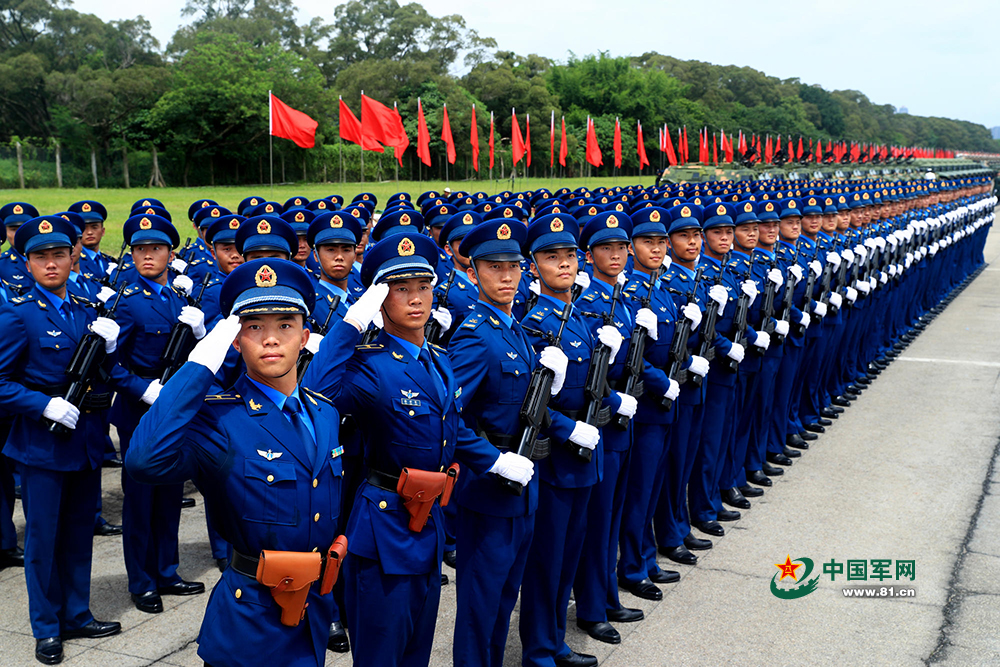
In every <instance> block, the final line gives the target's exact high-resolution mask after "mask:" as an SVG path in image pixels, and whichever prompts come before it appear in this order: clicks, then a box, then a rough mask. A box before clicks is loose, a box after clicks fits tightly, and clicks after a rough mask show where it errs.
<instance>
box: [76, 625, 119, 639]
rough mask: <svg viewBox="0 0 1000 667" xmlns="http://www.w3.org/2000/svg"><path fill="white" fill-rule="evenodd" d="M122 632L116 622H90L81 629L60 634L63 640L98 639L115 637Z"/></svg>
mask: <svg viewBox="0 0 1000 667" xmlns="http://www.w3.org/2000/svg"><path fill="white" fill-rule="evenodd" d="M121 631H122V624H121V623H119V622H117V621H91V622H90V623H87V625H85V626H83V627H82V628H77V629H76V630H66V631H64V632H63V633H62V638H63V639H100V638H101V637H110V636H111V635H117V634H118V633H119V632H121Z"/></svg>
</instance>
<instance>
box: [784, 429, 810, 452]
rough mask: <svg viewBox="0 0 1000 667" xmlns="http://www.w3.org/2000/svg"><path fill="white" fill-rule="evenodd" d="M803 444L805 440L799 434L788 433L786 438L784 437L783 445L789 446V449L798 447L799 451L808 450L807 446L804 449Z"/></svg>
mask: <svg viewBox="0 0 1000 667" xmlns="http://www.w3.org/2000/svg"><path fill="white" fill-rule="evenodd" d="M805 442H806V441H805V439H804V438H803V437H802V435H801V434H800V433H789V434H788V435H787V436H785V444H786V445H789V446H790V447H798V448H799V449H808V448H809V446H808V445H806V446H805V447H803V446H802V445H805Z"/></svg>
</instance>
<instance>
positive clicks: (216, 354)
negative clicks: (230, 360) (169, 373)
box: [188, 315, 242, 375]
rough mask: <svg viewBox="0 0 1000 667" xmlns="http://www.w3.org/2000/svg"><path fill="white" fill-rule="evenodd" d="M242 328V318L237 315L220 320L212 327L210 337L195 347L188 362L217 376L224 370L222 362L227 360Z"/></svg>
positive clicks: (206, 337)
mask: <svg viewBox="0 0 1000 667" xmlns="http://www.w3.org/2000/svg"><path fill="white" fill-rule="evenodd" d="M241 328H242V325H241V324H240V318H239V317H237V316H236V315H230V316H229V317H227V318H226V319H224V320H220V321H219V323H218V324H216V325H215V326H214V327H212V330H211V331H210V332H208V335H207V336H205V337H204V338H202V339H201V340H200V341H199V342H198V344H197V345H195V346H194V349H193V350H191V354H189V355H188V361H193V362H194V363H196V364H201V365H202V366H204V367H205V368H207V369H208V370H209V371H210V372H211V373H212V375H215V374H216V373H218V372H219V369H220V368H222V362H223V361H225V360H226V352H228V351H229V346H230V345H232V344H233V341H234V340H236V335H237V334H238V333H239V332H240V329H241Z"/></svg>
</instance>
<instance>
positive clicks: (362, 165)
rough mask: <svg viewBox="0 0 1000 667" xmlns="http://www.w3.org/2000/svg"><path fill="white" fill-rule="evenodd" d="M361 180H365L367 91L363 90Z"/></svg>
mask: <svg viewBox="0 0 1000 667" xmlns="http://www.w3.org/2000/svg"><path fill="white" fill-rule="evenodd" d="M361 182H362V183H364V182H365V91H363V90H362V91H361Z"/></svg>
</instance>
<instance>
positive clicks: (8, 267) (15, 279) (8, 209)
mask: <svg viewBox="0 0 1000 667" xmlns="http://www.w3.org/2000/svg"><path fill="white" fill-rule="evenodd" d="M37 217H38V209H36V208H35V207H34V206H32V205H31V204H28V203H26V202H11V203H9V204H4V206H3V207H2V208H0V218H2V219H3V224H4V227H5V228H6V231H7V249H6V250H4V251H3V253H2V254H0V279H2V280H3V282H4V284H5V285H6V286H7V288H8V289H10V290H11V291H12V292H14V293H15V294H24V293H25V292H27V291H28V290H29V289H31V286H32V285H33V284H34V282H35V281H34V280H33V279H32V278H31V272H30V271H28V269H27V268H25V263H26V262H27V261H28V260H27V258H25V257H24V256H23V255H21V253H19V252H18V251H17V248H16V247H15V246H14V234H15V233H16V232H17V230H18V228H19V227H20V226H21V225H22V224H24V223H25V222H27V221H28V220H31V219H32V218H37Z"/></svg>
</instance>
